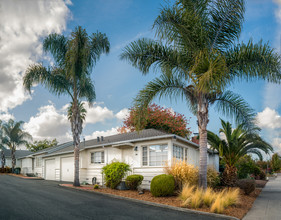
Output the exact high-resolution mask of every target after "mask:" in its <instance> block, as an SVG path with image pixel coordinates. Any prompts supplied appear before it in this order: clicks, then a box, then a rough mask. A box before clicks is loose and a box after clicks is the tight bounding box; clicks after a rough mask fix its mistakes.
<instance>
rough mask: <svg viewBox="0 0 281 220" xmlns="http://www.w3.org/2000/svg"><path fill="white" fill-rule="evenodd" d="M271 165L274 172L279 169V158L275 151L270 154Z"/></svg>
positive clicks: (280, 163)
mask: <svg viewBox="0 0 281 220" xmlns="http://www.w3.org/2000/svg"><path fill="white" fill-rule="evenodd" d="M271 167H272V169H273V171H274V172H278V171H280V169H281V159H280V157H279V155H278V154H277V153H275V154H273V155H272V158H271Z"/></svg>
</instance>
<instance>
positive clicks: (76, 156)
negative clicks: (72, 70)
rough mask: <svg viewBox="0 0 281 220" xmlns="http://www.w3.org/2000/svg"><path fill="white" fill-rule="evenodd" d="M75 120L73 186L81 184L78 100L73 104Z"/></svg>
mask: <svg viewBox="0 0 281 220" xmlns="http://www.w3.org/2000/svg"><path fill="white" fill-rule="evenodd" d="M72 116H73V120H72V122H71V123H72V126H71V127H72V135H73V143H74V182H73V186H80V181H79V150H80V149H79V148H80V147H79V145H80V129H79V126H80V125H79V123H80V120H79V117H80V114H79V111H78V105H77V102H74V104H73V114H72Z"/></svg>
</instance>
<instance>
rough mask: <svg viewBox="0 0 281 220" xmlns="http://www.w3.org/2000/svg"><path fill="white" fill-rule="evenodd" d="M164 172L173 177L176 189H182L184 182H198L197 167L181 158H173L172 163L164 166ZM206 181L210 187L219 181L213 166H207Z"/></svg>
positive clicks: (190, 183)
mask: <svg viewBox="0 0 281 220" xmlns="http://www.w3.org/2000/svg"><path fill="white" fill-rule="evenodd" d="M165 173H166V174H168V175H172V176H173V177H174V179H175V182H176V188H177V189H182V188H183V186H184V185H185V184H189V185H196V184H197V183H198V177H199V170H198V168H197V167H195V166H193V165H191V164H188V163H186V162H185V161H182V160H177V159H175V158H174V159H173V162H172V165H171V166H168V165H167V166H166V167H165ZM207 183H208V186H211V187H215V186H216V185H217V184H218V183H219V175H218V172H217V171H216V169H215V168H214V167H211V166H209V167H208V170H207Z"/></svg>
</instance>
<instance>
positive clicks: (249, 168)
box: [236, 155, 260, 179]
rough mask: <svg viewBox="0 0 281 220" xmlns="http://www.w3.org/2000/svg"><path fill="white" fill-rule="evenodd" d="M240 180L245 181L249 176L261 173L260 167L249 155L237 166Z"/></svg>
mask: <svg viewBox="0 0 281 220" xmlns="http://www.w3.org/2000/svg"><path fill="white" fill-rule="evenodd" d="M236 167H237V174H238V179H245V178H247V177H248V176H249V175H251V174H254V175H255V173H258V172H259V171H260V169H259V167H258V166H257V165H256V163H255V161H254V160H253V159H252V158H251V156H249V155H245V156H244V157H242V158H241V159H240V160H239V161H238V163H237V165H236Z"/></svg>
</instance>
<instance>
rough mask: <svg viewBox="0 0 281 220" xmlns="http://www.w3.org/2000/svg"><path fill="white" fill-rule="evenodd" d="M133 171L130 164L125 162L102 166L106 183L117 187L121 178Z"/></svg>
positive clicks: (113, 187)
mask: <svg viewBox="0 0 281 220" xmlns="http://www.w3.org/2000/svg"><path fill="white" fill-rule="evenodd" d="M128 171H131V169H130V166H129V165H128V164H126V163H123V162H112V163H110V164H107V165H106V166H104V167H103V168H102V174H104V177H105V185H106V186H107V187H110V188H111V189H115V188H116V187H117V186H118V184H119V183H120V182H121V180H122V179H123V178H124V177H125V176H126V174H127V172H128Z"/></svg>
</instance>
